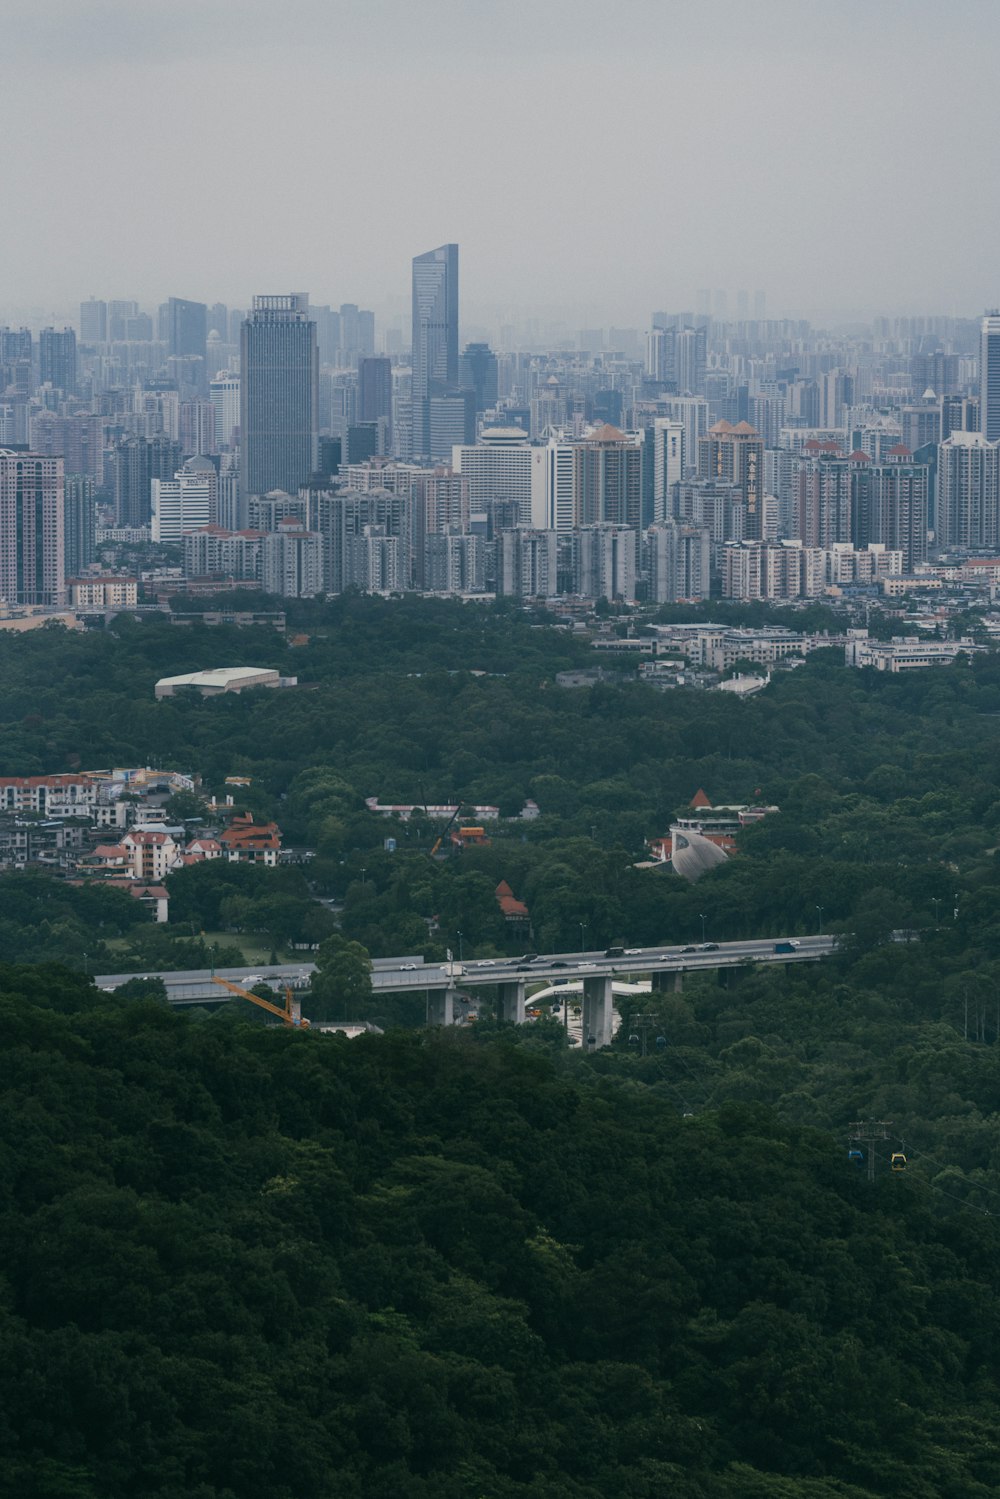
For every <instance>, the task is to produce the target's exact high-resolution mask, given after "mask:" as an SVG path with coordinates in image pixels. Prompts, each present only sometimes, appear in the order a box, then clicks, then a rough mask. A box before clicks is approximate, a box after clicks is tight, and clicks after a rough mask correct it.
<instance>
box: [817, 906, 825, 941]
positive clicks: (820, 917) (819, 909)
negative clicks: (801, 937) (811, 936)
mask: <svg viewBox="0 0 1000 1499" xmlns="http://www.w3.org/2000/svg"><path fill="white" fill-rule="evenodd" d="M816 910H817V912H818V913H819V924H818V925H817V927H816V935H817V936H819V934H820V933H821V932H822V930H823V907H822V906H817V907H816Z"/></svg>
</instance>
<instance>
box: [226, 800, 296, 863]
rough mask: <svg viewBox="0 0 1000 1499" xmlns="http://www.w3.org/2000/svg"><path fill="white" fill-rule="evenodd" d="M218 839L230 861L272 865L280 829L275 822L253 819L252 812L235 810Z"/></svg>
mask: <svg viewBox="0 0 1000 1499" xmlns="http://www.w3.org/2000/svg"><path fill="white" fill-rule="evenodd" d="M219 842H220V844H221V845H222V849H223V852H224V854H225V857H226V858H227V859H228V860H229V862H230V863H231V864H268V865H271V866H273V865H275V864H277V862H278V854H279V852H280V850H281V829H280V828H279V827H278V824H277V823H276V822H259V823H258V822H254V820H253V814H252V813H251V812H238V813H237V814H236V816H235V817H234V818H233V820H232V822H231V823H230V824H229V827H228V828H227V829H226V831H225V832H224V833H221V834H220V835H219Z"/></svg>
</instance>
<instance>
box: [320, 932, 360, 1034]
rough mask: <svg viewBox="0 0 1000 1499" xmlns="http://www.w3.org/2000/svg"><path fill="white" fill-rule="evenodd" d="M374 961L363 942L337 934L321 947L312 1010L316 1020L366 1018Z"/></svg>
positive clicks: (328, 938)
mask: <svg viewBox="0 0 1000 1499" xmlns="http://www.w3.org/2000/svg"><path fill="white" fill-rule="evenodd" d="M371 972H372V970H371V959H370V957H369V955H368V950H367V948H364V947H362V946H361V943H360V942H350V941H348V939H347V938H346V937H342V936H340V935H339V933H338V934H335V935H333V936H331V937H327V939H326V941H325V942H323V943H321V944H320V949H319V952H318V953H317V954H316V972H315V973H314V974H313V978H312V986H311V987H312V992H311V995H310V1008H311V1011H312V1015H313V1016H314V1017H315V1018H316V1019H317V1020H351V1019H356V1018H363V1016H362V1012H363V1011H366V1010H367V1009H368V1007H369V1001H370V1000H371V997H372V977H371Z"/></svg>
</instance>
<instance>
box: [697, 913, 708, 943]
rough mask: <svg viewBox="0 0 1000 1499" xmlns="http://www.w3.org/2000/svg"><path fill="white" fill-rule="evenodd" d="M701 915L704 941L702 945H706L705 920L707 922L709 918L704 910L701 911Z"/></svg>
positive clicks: (702, 938)
mask: <svg viewBox="0 0 1000 1499" xmlns="http://www.w3.org/2000/svg"><path fill="white" fill-rule="evenodd" d="M699 915H700V919H701V942H702V946H703V947H704V945H705V922H706V920H707V918H706V916H705V913H704V911H702V912H700V913H699Z"/></svg>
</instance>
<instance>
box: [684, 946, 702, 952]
mask: <svg viewBox="0 0 1000 1499" xmlns="http://www.w3.org/2000/svg"><path fill="white" fill-rule="evenodd" d="M697 951H698V949H697V948H696V947H682V948H681V952H697Z"/></svg>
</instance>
